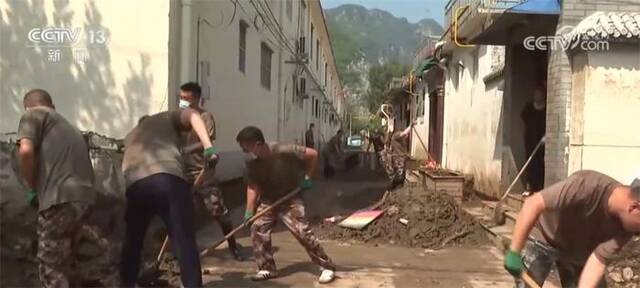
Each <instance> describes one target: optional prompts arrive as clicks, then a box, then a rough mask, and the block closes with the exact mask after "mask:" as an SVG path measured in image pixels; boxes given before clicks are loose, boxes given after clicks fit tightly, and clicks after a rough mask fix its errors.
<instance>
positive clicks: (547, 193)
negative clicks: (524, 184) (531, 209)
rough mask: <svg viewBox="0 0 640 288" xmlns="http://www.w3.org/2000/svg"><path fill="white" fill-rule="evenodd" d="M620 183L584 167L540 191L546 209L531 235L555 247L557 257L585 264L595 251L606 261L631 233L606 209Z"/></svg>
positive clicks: (561, 259) (627, 239)
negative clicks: (557, 253)
mask: <svg viewBox="0 0 640 288" xmlns="http://www.w3.org/2000/svg"><path fill="white" fill-rule="evenodd" d="M620 186H622V184H621V183H620V182H618V181H616V180H615V179H613V178H611V177H609V176H607V175H604V174H602V173H599V172H596V171H590V170H583V171H578V172H576V173H574V174H572V175H571V176H570V177H569V178H567V179H566V180H564V181H561V182H559V183H556V184H554V185H552V186H550V187H548V188H546V189H544V190H542V191H540V192H539V193H540V195H541V196H542V198H543V199H544V203H545V206H546V209H545V211H544V212H543V213H542V215H541V216H540V218H538V222H537V223H536V226H535V229H534V231H533V237H534V238H536V239H538V240H541V241H543V242H546V243H548V244H550V245H551V246H552V247H554V248H556V249H557V250H558V252H559V255H558V256H559V257H560V261H564V262H567V263H572V264H576V265H584V263H585V262H586V261H587V259H588V258H589V255H591V253H592V252H595V254H596V256H597V257H598V258H599V259H600V260H601V261H603V262H605V263H606V262H607V261H609V260H610V259H611V258H612V256H613V255H614V254H615V253H616V252H617V251H619V250H620V249H621V248H622V246H623V245H624V244H625V243H626V242H627V241H629V239H630V238H631V236H632V235H631V233H628V232H626V231H625V230H624V229H623V227H622V224H621V222H620V220H619V219H618V218H617V217H616V216H614V215H612V214H610V213H609V210H608V201H609V197H610V196H611V193H612V192H613V190H614V189H616V188H617V187H620Z"/></svg>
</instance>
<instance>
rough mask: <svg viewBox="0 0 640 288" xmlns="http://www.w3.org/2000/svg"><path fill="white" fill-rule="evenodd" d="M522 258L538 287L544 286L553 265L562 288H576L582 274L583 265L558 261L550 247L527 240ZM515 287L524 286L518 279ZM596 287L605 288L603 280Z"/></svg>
mask: <svg viewBox="0 0 640 288" xmlns="http://www.w3.org/2000/svg"><path fill="white" fill-rule="evenodd" d="M522 258H523V261H524V265H525V267H527V271H528V273H529V276H531V278H533V280H535V281H536V282H537V283H538V285H540V286H542V284H544V281H545V280H546V279H547V277H548V276H549V272H551V267H552V266H553V264H554V263H555V264H556V267H557V268H558V274H559V276H560V283H561V285H562V287H578V281H579V280H580V274H581V273H582V269H583V268H584V265H581V266H580V265H575V264H569V263H564V262H562V261H559V259H558V252H557V251H556V249H554V248H553V247H551V246H550V245H548V244H546V243H544V242H541V241H539V240H535V239H533V238H529V240H528V241H527V243H526V244H525V247H524V250H523V252H522ZM516 287H517V288H524V287H526V285H525V284H524V283H523V282H522V281H521V280H519V279H518V280H516ZM598 287H599V288H604V287H607V285H606V282H605V280H604V279H603V280H601V281H600V283H599V284H598Z"/></svg>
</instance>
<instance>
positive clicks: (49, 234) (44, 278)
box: [38, 203, 116, 287]
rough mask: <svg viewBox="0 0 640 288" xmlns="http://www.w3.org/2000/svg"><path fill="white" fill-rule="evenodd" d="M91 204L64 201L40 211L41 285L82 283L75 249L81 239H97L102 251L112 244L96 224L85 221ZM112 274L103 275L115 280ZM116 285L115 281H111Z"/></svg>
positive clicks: (65, 285)
mask: <svg viewBox="0 0 640 288" xmlns="http://www.w3.org/2000/svg"><path fill="white" fill-rule="evenodd" d="M89 208H90V205H88V204H85V203H64V204H59V205H55V206H52V207H51V208H49V209H47V210H45V211H42V212H40V213H39V214H38V260H39V262H40V265H39V274H40V285H41V286H42V287H69V286H71V285H80V284H81V282H80V281H82V280H85V278H84V277H85V276H86V275H83V273H82V270H83V268H84V267H82V264H79V263H78V262H79V261H78V259H77V257H76V256H77V255H76V251H77V247H78V246H79V245H78V244H79V243H80V242H81V241H82V240H89V241H90V242H94V243H96V244H97V245H98V246H99V247H100V248H101V249H103V251H106V250H109V249H110V248H111V244H110V243H109V242H108V241H107V240H106V239H105V238H103V237H102V235H101V233H99V231H98V230H97V228H96V227H93V226H90V225H88V224H86V223H85V218H86V216H87V215H88V214H89ZM111 275H112V276H113V277H109V279H103V280H105V281H115V276H116V274H115V270H114V271H113V273H112V274H111ZM110 283H111V285H114V284H115V283H114V282H110Z"/></svg>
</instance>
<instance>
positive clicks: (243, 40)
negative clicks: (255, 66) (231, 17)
mask: <svg viewBox="0 0 640 288" xmlns="http://www.w3.org/2000/svg"><path fill="white" fill-rule="evenodd" d="M248 27H249V25H248V24H247V23H246V22H244V21H240V37H239V39H240V43H238V70H240V72H242V73H245V70H246V69H245V66H246V62H247V56H246V55H247V28H248Z"/></svg>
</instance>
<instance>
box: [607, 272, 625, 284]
mask: <svg viewBox="0 0 640 288" xmlns="http://www.w3.org/2000/svg"><path fill="white" fill-rule="evenodd" d="M609 278H611V280H613V282H616V283H622V282H624V279H623V278H622V275H621V274H620V272H611V273H609Z"/></svg>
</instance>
